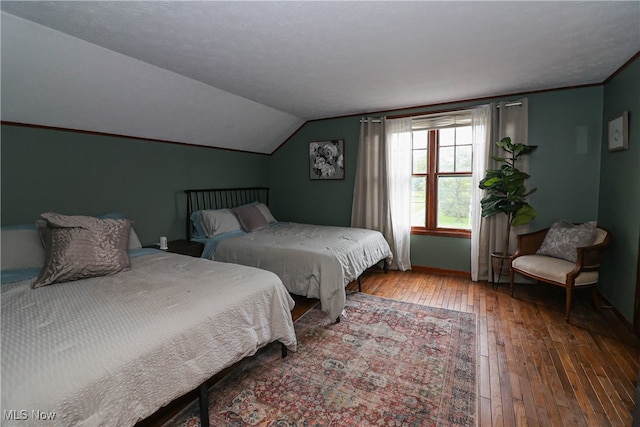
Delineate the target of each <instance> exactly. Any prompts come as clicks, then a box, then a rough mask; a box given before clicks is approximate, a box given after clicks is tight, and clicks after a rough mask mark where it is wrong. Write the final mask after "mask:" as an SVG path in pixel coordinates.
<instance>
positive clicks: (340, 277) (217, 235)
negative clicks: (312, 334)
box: [187, 188, 392, 321]
mask: <svg viewBox="0 0 640 427" xmlns="http://www.w3.org/2000/svg"><path fill="white" fill-rule="evenodd" d="M187 195H188V197H187V198H188V201H187V202H188V206H187V215H188V218H189V221H190V222H189V223H188V224H187V234H188V237H189V238H190V239H191V240H195V241H200V242H203V243H204V244H205V248H204V252H203V254H202V257H204V258H208V259H211V260H215V261H223V262H231V263H237V264H242V265H248V266H253V267H257V268H261V269H265V270H269V271H271V272H274V273H275V274H277V275H278V277H280V279H282V282H283V284H284V286H285V287H286V288H287V289H288V290H289V292H291V293H293V294H296V295H303V296H306V297H311V298H318V299H320V303H321V308H322V310H323V311H324V312H326V313H327V314H328V315H329V317H330V318H331V319H332V320H337V321H339V319H340V315H341V314H342V311H343V309H344V305H345V301H346V294H345V287H346V286H347V285H348V284H349V283H350V282H352V281H354V280H356V279H358V278H359V276H360V275H361V274H362V273H363V272H364V271H365V270H366V269H367V268H369V267H372V266H374V265H376V264H378V263H380V262H381V261H382V262H383V263H385V266H386V262H387V261H390V260H391V257H392V253H391V250H390V248H389V245H388V243H387V241H386V240H385V238H384V237H383V236H382V234H381V233H380V232H378V231H374V230H367V229H362V228H353V227H334V226H320V225H311V224H298V223H283V222H278V221H276V220H275V218H273V216H272V215H271V212H270V211H269V208H268V207H267V205H266V203H267V202H268V189H266V188H258V189H222V190H218V189H216V190H187ZM250 208H251V209H250ZM260 216H262V217H263V218H260Z"/></svg>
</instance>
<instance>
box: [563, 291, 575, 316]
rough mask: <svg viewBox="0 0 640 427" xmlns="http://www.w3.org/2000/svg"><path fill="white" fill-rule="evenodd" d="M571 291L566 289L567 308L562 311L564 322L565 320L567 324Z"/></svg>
mask: <svg viewBox="0 0 640 427" xmlns="http://www.w3.org/2000/svg"><path fill="white" fill-rule="evenodd" d="M572 293H573V292H572V289H571V288H567V307H566V309H565V311H564V320H566V321H567V322H568V321H569V313H571V295H572Z"/></svg>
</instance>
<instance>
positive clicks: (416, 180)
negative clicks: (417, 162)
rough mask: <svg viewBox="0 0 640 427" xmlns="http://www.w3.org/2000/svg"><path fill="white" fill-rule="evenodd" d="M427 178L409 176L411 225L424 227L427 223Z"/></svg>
mask: <svg viewBox="0 0 640 427" xmlns="http://www.w3.org/2000/svg"><path fill="white" fill-rule="evenodd" d="M426 213H427V178H426V177H424V176H414V177H411V226H412V227H425V226H426V225H427V223H426V218H427V215H426Z"/></svg>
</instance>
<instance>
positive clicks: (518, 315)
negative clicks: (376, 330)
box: [348, 271, 640, 426]
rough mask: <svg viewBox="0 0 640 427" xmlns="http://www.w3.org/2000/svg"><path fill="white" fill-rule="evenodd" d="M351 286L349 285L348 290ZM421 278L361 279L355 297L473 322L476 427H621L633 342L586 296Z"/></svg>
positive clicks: (626, 422) (633, 370) (631, 386)
mask: <svg viewBox="0 0 640 427" xmlns="http://www.w3.org/2000/svg"><path fill="white" fill-rule="evenodd" d="M356 288H357V286H354V284H351V285H349V288H348V289H352V290H355V289H356ZM508 288H509V286H508V285H507V284H502V285H500V286H499V287H498V289H497V290H494V289H493V286H492V285H491V284H489V283H484V282H472V281H470V280H467V279H462V278H457V277H449V276H437V275H430V274H426V273H421V272H392V271H390V272H389V273H387V274H383V273H378V272H371V273H366V276H363V280H362V291H363V292H366V293H369V294H372V295H378V296H382V297H387V298H394V299H399V300H403V301H409V302H414V303H418V304H425V305H430V306H434V307H443V308H448V309H452V310H459V311H465V312H472V313H476V314H477V315H478V329H479V340H478V342H479V356H480V360H479V369H478V373H479V395H480V398H479V408H478V411H479V424H478V425H479V426H630V425H631V424H632V414H633V410H634V407H635V404H634V402H635V396H636V389H635V386H636V377H637V373H638V358H639V356H640V341H639V340H638V338H637V337H636V336H635V335H633V334H632V333H631V332H629V331H628V330H627V329H626V328H625V326H624V325H623V324H622V323H621V322H620V321H619V319H618V318H617V317H616V316H615V315H614V313H613V312H612V311H611V310H610V309H606V308H603V309H601V310H600V311H597V310H596V309H595V308H594V307H593V305H592V304H591V297H590V293H589V291H586V292H575V293H574V295H575V296H574V302H573V307H572V311H571V320H570V322H569V323H567V322H565V320H564V303H565V292H564V289H561V288H559V287H555V286H551V285H542V284H535V285H534V284H532V285H517V286H516V289H515V296H514V298H511V297H510V295H509V291H508Z"/></svg>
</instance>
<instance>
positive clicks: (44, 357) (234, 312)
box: [1, 227, 296, 426]
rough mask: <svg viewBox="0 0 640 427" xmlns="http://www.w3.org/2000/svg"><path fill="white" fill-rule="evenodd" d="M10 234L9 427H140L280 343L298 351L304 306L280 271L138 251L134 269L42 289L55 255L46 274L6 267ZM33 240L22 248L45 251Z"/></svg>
mask: <svg viewBox="0 0 640 427" xmlns="http://www.w3.org/2000/svg"><path fill="white" fill-rule="evenodd" d="M5 231H7V230H5V228H4V227H3V231H2V233H3V236H2V237H3V239H2V253H3V259H2V263H3V265H2V268H3V270H2V273H3V274H2V285H1V291H2V295H1V296H2V302H1V304H2V311H1V318H2V325H1V328H2V338H1V339H2V366H1V382H2V384H1V386H2V409H3V413H4V414H5V415H4V421H5V422H6V421H8V419H7V417H9V418H11V419H14V420H16V421H18V420H21V421H22V423H24V425H31V424H33V423H34V422H35V421H36V420H35V419H34V418H33V417H36V416H38V414H45V416H48V417H50V419H49V420H48V421H47V422H46V425H61V426H72V425H74V426H75V425H78V426H95V425H109V426H129V425H133V424H135V423H136V422H137V421H139V420H142V419H144V418H146V417H148V416H150V415H151V414H153V413H154V412H155V411H156V410H157V409H159V408H161V407H162V406H165V405H167V404H168V403H170V402H171V401H173V400H174V399H176V398H178V397H180V396H182V395H184V394H186V393H188V392H190V391H192V390H194V389H196V388H198V387H199V386H200V385H201V384H204V383H206V381H207V380H208V379H209V378H211V377H212V376H213V375H215V374H216V373H218V372H220V371H221V370H223V369H224V368H226V367H229V366H231V365H233V364H234V363H235V362H237V361H239V360H241V359H242V358H244V357H247V356H250V355H253V354H254V353H255V352H256V351H257V350H258V349H259V348H261V347H263V346H265V345H267V344H269V343H271V342H273V341H280V342H281V343H282V345H284V346H286V348H288V349H290V350H292V351H295V349H296V337H295V332H294V328H293V323H292V320H291V310H292V309H293V305H294V302H293V300H292V299H291V297H290V295H289V294H288V292H287V291H286V289H285V288H284V286H283V285H282V282H281V280H280V279H279V278H278V277H277V276H276V275H275V274H273V273H271V272H268V271H264V270H259V269H256V268H251V267H246V266H239V265H235V264H229V263H219V262H211V261H208V260H204V259H201V258H192V257H187V256H183V255H177V254H171V253H165V252H163V251H159V250H154V249H144V248H133V249H129V250H128V251H127V253H128V255H129V256H128V258H129V261H130V267H128V268H126V269H124V270H123V271H120V272H117V273H114V274H108V275H104V276H97V277H90V278H84V279H78V280H73V281H65V282H62V283H53V284H49V285H48V286H42V287H38V288H34V283H36V282H37V281H41V277H42V275H43V273H42V271H44V270H45V269H46V267H47V262H48V261H49V258H48V255H47V257H45V258H46V259H45V268H42V269H40V268H38V266H37V263H41V262H42V256H41V255H38V256H34V257H32V259H30V260H29V262H18V263H16V262H14V261H15V260H14V259H10V258H12V257H10V256H8V257H7V258H8V259H7V260H6V262H5V256H4V255H5V253H14V252H15V251H13V252H11V251H10V248H11V246H10V245H11V243H12V242H14V241H15V239H13V237H15V236H13V237H11V236H9V234H8V233H5ZM32 231H34V232H36V233H37V231H35V230H32ZM14 234H16V233H14ZM21 234H23V235H25V236H26V235H29V239H31V243H27V244H23V243H21V244H19V245H18V246H20V248H19V249H20V250H24V249H25V248H26V249H28V248H29V246H31V247H32V248H33V247H35V246H37V243H36V240H35V239H34V237H33V233H30V232H26V231H21ZM5 237H6V238H5ZM7 251H10V252H7ZM13 258H15V257H13ZM10 263H13V264H12V265H10ZM34 264H36V265H35V266H34ZM38 274H40V277H37V276H38ZM38 411H39V412H38ZM7 414H9V415H7ZM51 417H52V418H51ZM43 425H44V424H43Z"/></svg>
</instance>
